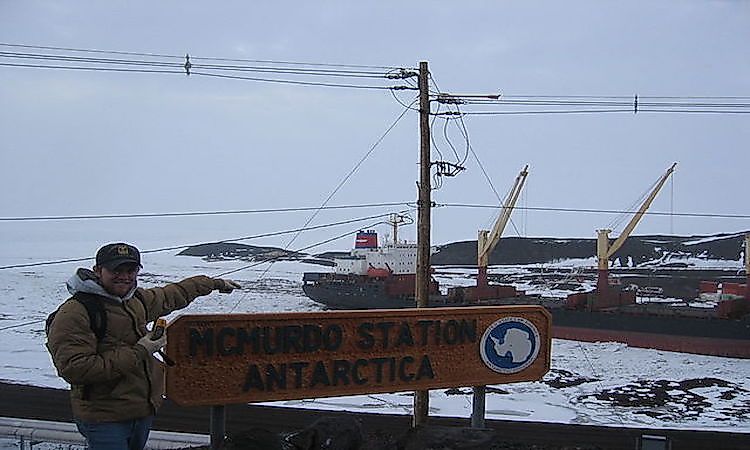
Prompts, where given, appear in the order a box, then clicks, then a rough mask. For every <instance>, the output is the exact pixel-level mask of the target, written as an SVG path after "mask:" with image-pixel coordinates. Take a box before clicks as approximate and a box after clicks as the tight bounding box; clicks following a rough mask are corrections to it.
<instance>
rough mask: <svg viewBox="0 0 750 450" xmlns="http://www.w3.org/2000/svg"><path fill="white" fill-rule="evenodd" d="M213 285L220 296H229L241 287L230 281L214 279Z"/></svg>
mask: <svg viewBox="0 0 750 450" xmlns="http://www.w3.org/2000/svg"><path fill="white" fill-rule="evenodd" d="M214 283H216V285H215V286H216V289H217V290H218V291H219V292H221V293H222V294H229V293H230V292H232V291H233V290H235V289H239V288H241V287H242V286H240V285H239V284H237V283H235V282H234V281H232V280H225V279H223V278H214Z"/></svg>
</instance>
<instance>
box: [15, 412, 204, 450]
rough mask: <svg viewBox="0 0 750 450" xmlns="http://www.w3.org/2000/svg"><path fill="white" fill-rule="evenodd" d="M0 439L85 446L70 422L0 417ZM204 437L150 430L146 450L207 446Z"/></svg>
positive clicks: (23, 449) (21, 445) (25, 445)
mask: <svg viewBox="0 0 750 450" xmlns="http://www.w3.org/2000/svg"><path fill="white" fill-rule="evenodd" d="M0 438H6V439H16V440H17V442H18V444H19V449H20V450H26V449H28V450H32V449H33V447H34V446H35V445H38V444H43V443H44V444H62V445H69V446H77V447H81V448H85V447H86V441H85V439H84V438H83V436H81V434H80V433H79V432H78V429H77V428H76V425H75V424H74V423H67V422H50V421H46V420H31V419H16V418H12V417H0ZM209 442H210V439H209V436H208V435H203V434H191V433H173V432H168V431H151V433H150V435H149V438H148V442H147V443H146V449H151V450H160V449H173V448H185V447H198V446H207V445H209Z"/></svg>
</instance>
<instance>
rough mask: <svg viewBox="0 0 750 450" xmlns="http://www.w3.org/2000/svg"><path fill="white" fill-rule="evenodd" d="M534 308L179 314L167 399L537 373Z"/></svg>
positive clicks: (392, 387)
mask: <svg viewBox="0 0 750 450" xmlns="http://www.w3.org/2000/svg"><path fill="white" fill-rule="evenodd" d="M550 327H551V322H550V315H549V313H548V312H547V311H546V310H545V309H544V308H542V307H539V306H493V307H460V308H423V309H389V310H357V311H320V312H306V313H263V314H229V315H226V314H223V315H185V316H181V317H179V318H177V319H176V320H175V321H174V322H173V323H172V324H171V325H170V326H169V327H168V328H167V348H166V352H167V355H169V357H171V358H172V359H173V360H174V361H175V365H174V366H172V367H168V369H167V396H168V397H169V398H170V399H172V400H174V401H175V402H177V403H178V404H180V405H183V406H189V405H225V404H230V403H249V402H260V401H272V400H290V399H305V398H317V397H331V396H341V395H355V394H374V393H382V392H399V391H412V390H427V389H437V388H446V387H460V386H475V385H485V384H500V383H511V382H516V381H532V380H538V379H540V378H541V377H542V376H543V375H544V374H545V373H546V372H547V371H548V370H549V365H550V342H551V332H550Z"/></svg>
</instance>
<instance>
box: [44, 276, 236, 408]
mask: <svg viewBox="0 0 750 450" xmlns="http://www.w3.org/2000/svg"><path fill="white" fill-rule="evenodd" d="M217 283H218V284H217ZM220 283H221V281H220V280H217V279H214V278H209V277H206V276H203V275H199V276H194V277H191V278H187V279H185V280H182V281H180V282H178V283H173V284H168V285H166V286H164V287H157V288H150V289H142V288H138V289H136V290H135V292H134V293H133V296H132V297H131V298H128V299H126V300H123V301H118V300H115V299H111V298H106V297H105V296H98V297H99V299H100V300H101V301H102V303H103V304H104V309H105V312H106V315H107V330H106V334H105V335H104V338H103V339H101V340H100V341H99V340H97V338H96V336H95V335H94V332H93V331H92V329H91V325H90V323H89V322H90V320H89V315H88V312H87V311H86V308H85V307H84V306H83V304H81V302H79V301H77V300H75V299H74V298H73V297H71V298H70V299H68V300H67V301H66V302H65V303H63V304H62V305H61V306H60V309H59V310H58V312H57V314H56V316H55V318H54V320H53V322H52V324H51V326H50V329H49V332H48V335H47V348H48V350H49V353H50V355H51V356H52V362H53V363H54V365H55V367H56V368H57V371H58V374H59V375H60V376H61V377H62V378H63V379H64V380H65V381H67V382H68V383H70V386H71V390H70V398H71V406H72V409H73V415H74V417H76V418H78V419H80V420H83V421H85V422H113V421H121V420H130V419H136V418H141V417H146V416H149V415H152V414H155V412H156V409H157V408H158V407H159V406H160V405H161V401H162V396H163V393H164V382H163V378H164V377H163V375H164V374H163V368H162V366H161V363H160V362H159V361H157V360H156V359H154V358H153V357H152V355H149V354H148V352H147V351H146V349H145V348H143V347H142V346H140V345H136V342H138V340H139V339H140V338H141V337H142V336H144V335H145V334H146V333H147V329H146V324H147V323H149V322H152V321H154V320H156V319H157V318H159V317H160V316H163V315H166V314H169V313H170V312H172V311H174V310H177V309H181V308H184V307H185V306H187V305H188V304H189V303H190V302H191V301H193V300H194V299H195V298H196V297H200V296H202V295H207V294H209V293H210V292H211V291H213V290H214V289H216V288H218V287H219V284H220Z"/></svg>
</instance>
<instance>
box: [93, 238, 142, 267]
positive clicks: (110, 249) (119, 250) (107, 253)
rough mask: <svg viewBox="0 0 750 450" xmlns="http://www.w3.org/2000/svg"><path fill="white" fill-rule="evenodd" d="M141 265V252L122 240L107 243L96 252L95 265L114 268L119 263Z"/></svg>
mask: <svg viewBox="0 0 750 450" xmlns="http://www.w3.org/2000/svg"><path fill="white" fill-rule="evenodd" d="M128 263H131V264H137V265H138V267H143V266H142V265H141V252H139V251H138V249H137V248H135V247H133V246H132V245H130V244H126V243H124V242H117V243H114V244H107V245H105V246H104V247H102V248H100V249H99V251H98V252H96V265H97V266H101V267H105V268H107V269H108V270H114V269H116V268H117V266H119V265H121V264H128Z"/></svg>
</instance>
